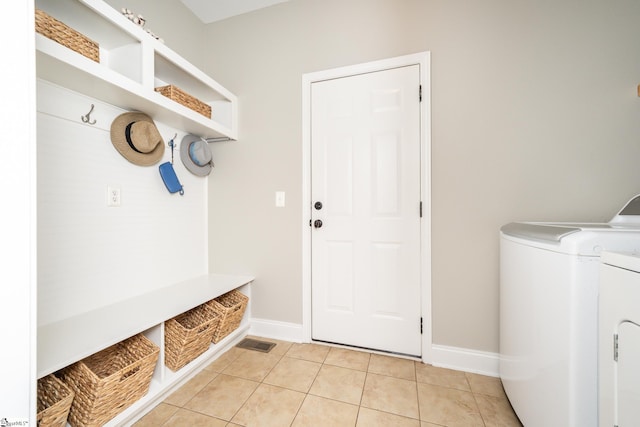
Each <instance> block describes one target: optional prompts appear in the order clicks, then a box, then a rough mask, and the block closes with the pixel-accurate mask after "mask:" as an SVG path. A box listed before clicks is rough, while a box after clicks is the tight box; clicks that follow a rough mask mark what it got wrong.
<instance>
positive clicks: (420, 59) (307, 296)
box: [301, 52, 433, 363]
mask: <svg viewBox="0 0 640 427" xmlns="http://www.w3.org/2000/svg"><path fill="white" fill-rule="evenodd" d="M415 64H418V65H419V66H420V84H421V85H422V104H421V143H422V183H421V187H422V235H421V238H422V313H423V333H422V361H423V362H424V363H430V361H431V359H432V357H433V356H432V342H431V341H432V319H431V313H432V310H431V174H430V172H431V83H430V80H431V54H430V52H421V53H416V54H412V55H406V56H399V57H396V58H390V59H384V60H380V61H373V62H367V63H364V64H358V65H352V66H347V67H340V68H334V69H331V70H325V71H318V72H314V73H308V74H304V75H303V76H302V224H301V227H302V338H303V340H304V341H305V342H310V341H311V229H310V227H309V219H310V218H311V84H312V83H314V82H318V81H322V80H327V79H335V78H341V77H347V76H352V75H356V74H362V73H368V72H375V71H380V70H386V69H390V68H397V67H405V66H409V65H415Z"/></svg>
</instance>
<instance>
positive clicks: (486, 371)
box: [431, 345, 500, 377]
mask: <svg viewBox="0 0 640 427" xmlns="http://www.w3.org/2000/svg"><path fill="white" fill-rule="evenodd" d="M431 355H432V358H433V359H432V362H431V364H432V365H433V366H438V367H441V368H448V369H455V370H457V371H465V372H472V373H476V374H482V375H488V376H490V377H499V376H500V365H499V361H500V356H499V354H498V353H489V352H485V351H478V350H470V349H467V348H459V347H448V346H445V345H434V346H433V347H432V351H431Z"/></svg>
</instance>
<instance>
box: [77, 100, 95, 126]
mask: <svg viewBox="0 0 640 427" xmlns="http://www.w3.org/2000/svg"><path fill="white" fill-rule="evenodd" d="M93 108H94V105H93V104H91V109H90V110H89V112H88V113H87V114H86V115H84V116H80V118H81V119H82V122H83V123H89V124H90V125H95V124H96V120H95V119H94V120H91V113H92V112H93Z"/></svg>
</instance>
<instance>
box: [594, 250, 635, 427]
mask: <svg viewBox="0 0 640 427" xmlns="http://www.w3.org/2000/svg"><path fill="white" fill-rule="evenodd" d="M599 288H600V298H599V316H598V317H599V332H598V384H599V385H598V391H599V393H598V402H599V403H598V409H599V411H598V412H599V413H598V417H599V419H600V424H599V425H601V426H618V427H635V426H638V425H640V254H638V253H635V254H634V253H631V254H626V253H612V252H605V253H603V254H602V266H601V269H600V286H599Z"/></svg>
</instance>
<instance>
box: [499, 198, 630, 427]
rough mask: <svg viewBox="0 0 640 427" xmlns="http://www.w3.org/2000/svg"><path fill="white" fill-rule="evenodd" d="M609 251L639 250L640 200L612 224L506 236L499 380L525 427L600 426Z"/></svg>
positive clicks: (522, 227) (526, 229)
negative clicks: (602, 289) (602, 277)
mask: <svg viewBox="0 0 640 427" xmlns="http://www.w3.org/2000/svg"><path fill="white" fill-rule="evenodd" d="M603 250H607V251H625V252H633V251H640V196H636V197H634V198H633V199H631V200H630V201H629V202H628V203H627V204H626V205H625V206H624V208H623V209H622V210H621V211H620V212H619V213H618V214H617V215H616V216H615V217H614V218H613V219H612V220H611V221H610V222H608V223H601V224H600V223H597V224H596V223H592V224H578V223H531V222H528V223H510V224H507V225H505V226H503V227H502V228H501V230H500V377H501V379H502V383H503V385H504V389H505V392H506V393H507V396H508V398H509V401H510V402H511V405H512V406H513V409H514V410H515V412H516V414H517V415H518V417H519V418H520V421H521V422H522V424H524V426H526V427H554V426H557V427H596V426H597V425H598V399H597V395H598V386H597V369H598V365H597V353H598V314H597V313H598V278H599V268H600V254H601V252H602V251H603Z"/></svg>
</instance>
